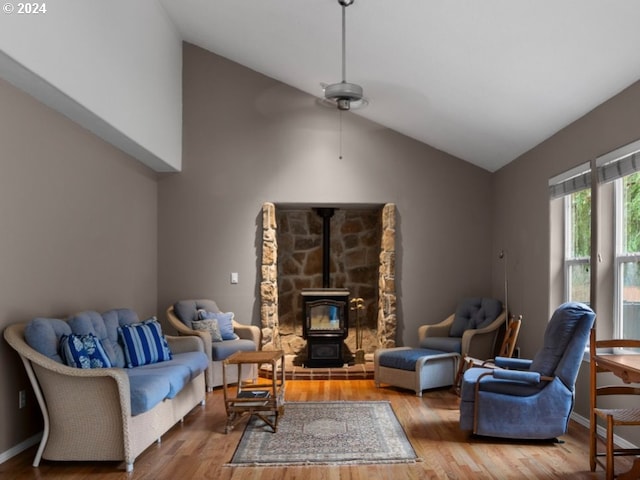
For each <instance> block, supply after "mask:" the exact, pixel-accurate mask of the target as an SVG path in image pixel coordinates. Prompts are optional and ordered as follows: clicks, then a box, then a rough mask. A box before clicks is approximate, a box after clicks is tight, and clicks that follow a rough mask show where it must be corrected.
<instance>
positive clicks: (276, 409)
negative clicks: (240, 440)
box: [222, 350, 285, 433]
mask: <svg viewBox="0 0 640 480" xmlns="http://www.w3.org/2000/svg"><path fill="white" fill-rule="evenodd" d="M265 363H268V364H270V365H271V378H270V379H268V381H264V380H258V381H256V382H252V381H251V382H250V381H242V380H240V379H241V378H242V366H243V365H257V366H258V369H260V365H262V364H265ZM228 365H237V366H238V383H237V384H236V385H235V386H233V385H229V384H228V383H227V366H228ZM284 370H285V369H284V352H283V351H282V350H266V351H264V350H261V351H257V352H236V353H234V354H233V355H230V356H229V357H228V358H227V359H226V360H224V361H223V362H222V385H223V387H222V388H223V393H224V405H225V408H226V411H227V425H226V428H225V433H229V432H230V431H231V430H232V429H233V427H235V426H236V425H237V424H238V422H239V421H240V420H241V419H242V418H244V417H245V416H250V415H256V416H258V417H260V418H261V419H262V420H263V421H264V422H265V423H266V424H267V425H269V426H270V427H271V428H272V429H273V431H274V432H276V431H277V429H278V417H279V416H280V415H282V414H284V390H285V371H284Z"/></svg>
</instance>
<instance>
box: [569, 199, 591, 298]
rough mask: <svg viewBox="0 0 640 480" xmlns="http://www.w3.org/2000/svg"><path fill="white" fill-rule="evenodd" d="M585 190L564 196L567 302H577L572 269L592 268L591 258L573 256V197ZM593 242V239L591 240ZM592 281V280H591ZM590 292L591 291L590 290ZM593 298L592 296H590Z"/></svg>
mask: <svg viewBox="0 0 640 480" xmlns="http://www.w3.org/2000/svg"><path fill="white" fill-rule="evenodd" d="M583 190H587V189H580V190H577V191H575V192H571V193H568V194H566V195H564V198H563V201H564V256H563V263H562V268H563V275H564V292H563V299H564V301H565V302H569V301H577V300H575V299H572V298H571V292H572V285H573V282H572V276H571V267H574V266H583V265H586V266H587V267H590V266H591V256H586V257H574V256H572V251H571V250H572V245H573V237H574V228H573V227H574V215H573V209H572V208H571V207H572V196H573V195H574V194H576V193H579V192H581V191H583ZM592 215H593V212H592V211H591V212H590V214H589V219H590V221H592ZM590 241H591V238H590ZM589 281H591V280H589ZM589 290H590V289H589ZM589 297H591V295H589ZM586 303H587V305H589V304H590V303H591V298H589V301H588V302H586Z"/></svg>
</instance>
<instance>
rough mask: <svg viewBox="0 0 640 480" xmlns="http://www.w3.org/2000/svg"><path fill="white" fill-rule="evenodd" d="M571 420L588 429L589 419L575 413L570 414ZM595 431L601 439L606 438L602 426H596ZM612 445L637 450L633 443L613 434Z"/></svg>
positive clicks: (605, 431) (605, 432) (604, 429)
mask: <svg viewBox="0 0 640 480" xmlns="http://www.w3.org/2000/svg"><path fill="white" fill-rule="evenodd" d="M571 420H573V421H575V422H576V423H579V424H580V425H582V426H584V427H586V428H590V425H589V419H588V418H585V417H583V416H582V415H578V414H577V413H576V412H571ZM597 430H598V435H600V436H601V437H606V435H607V429H606V428H604V427H603V426H602V425H598V428H597ZM613 443H615V444H616V445H618V446H620V447H621V448H638V447H637V446H636V445H634V444H633V443H631V442H629V441H627V440H625V439H624V438H622V437H620V436H618V435H616V434H615V433H614V434H613Z"/></svg>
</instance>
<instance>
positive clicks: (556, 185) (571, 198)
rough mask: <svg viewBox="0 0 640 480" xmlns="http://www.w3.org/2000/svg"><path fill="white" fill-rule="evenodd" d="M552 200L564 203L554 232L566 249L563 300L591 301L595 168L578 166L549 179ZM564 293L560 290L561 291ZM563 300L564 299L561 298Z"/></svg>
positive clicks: (563, 254) (562, 265)
mask: <svg viewBox="0 0 640 480" xmlns="http://www.w3.org/2000/svg"><path fill="white" fill-rule="evenodd" d="M549 192H550V196H551V199H552V200H553V199H558V200H560V201H563V202H564V209H563V214H560V212H558V215H557V216H555V218H556V219H557V220H555V221H554V224H555V225H557V227H558V233H559V235H558V236H556V235H552V236H553V237H554V242H557V244H558V246H559V245H560V244H561V245H562V246H563V247H562V250H561V251H558V254H559V255H560V258H558V262H557V264H555V265H556V267H552V270H554V269H555V268H557V269H558V270H557V272H558V273H559V274H561V275H562V284H563V288H561V289H559V290H561V291H562V295H561V297H562V301H564V302H567V301H572V302H582V303H586V304H590V297H591V268H590V259H591V171H590V164H589V163H584V164H582V165H578V166H577V167H576V168H574V169H571V170H570V171H568V172H565V173H563V174H561V175H558V176H557V177H554V178H552V179H551V180H549ZM555 222H558V223H555ZM560 242H561V243H560ZM558 293H560V291H558ZM558 300H560V298H559V299H558Z"/></svg>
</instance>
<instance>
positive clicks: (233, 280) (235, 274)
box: [231, 272, 238, 283]
mask: <svg viewBox="0 0 640 480" xmlns="http://www.w3.org/2000/svg"><path fill="white" fill-rule="evenodd" d="M231 283H238V272H231Z"/></svg>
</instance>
